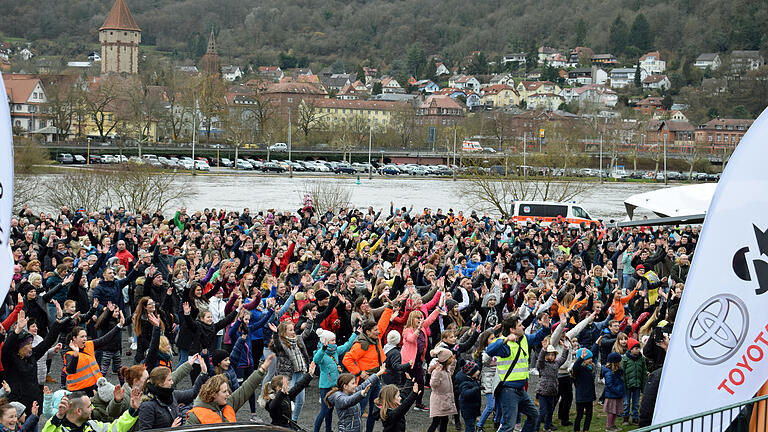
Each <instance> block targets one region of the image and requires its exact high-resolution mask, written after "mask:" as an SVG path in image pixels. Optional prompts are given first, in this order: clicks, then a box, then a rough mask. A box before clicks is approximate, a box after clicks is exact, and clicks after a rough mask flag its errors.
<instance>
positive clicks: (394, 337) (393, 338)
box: [387, 330, 401, 346]
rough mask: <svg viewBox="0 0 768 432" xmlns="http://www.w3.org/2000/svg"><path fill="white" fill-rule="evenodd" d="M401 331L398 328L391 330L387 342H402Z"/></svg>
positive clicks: (393, 343) (396, 343)
mask: <svg viewBox="0 0 768 432" xmlns="http://www.w3.org/2000/svg"><path fill="white" fill-rule="evenodd" d="M400 339H401V337H400V333H399V332H398V331H397V330H390V332H389V333H387V343H388V344H389V345H395V346H396V345H398V344H399V343H400Z"/></svg>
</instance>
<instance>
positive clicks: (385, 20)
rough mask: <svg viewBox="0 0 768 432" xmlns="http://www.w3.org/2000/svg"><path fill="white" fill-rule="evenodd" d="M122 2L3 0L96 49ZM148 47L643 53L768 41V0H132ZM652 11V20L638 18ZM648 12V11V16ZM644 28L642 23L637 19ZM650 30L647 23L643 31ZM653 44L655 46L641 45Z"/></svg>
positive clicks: (327, 59) (33, 32)
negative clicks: (211, 37)
mask: <svg viewBox="0 0 768 432" xmlns="http://www.w3.org/2000/svg"><path fill="white" fill-rule="evenodd" d="M112 2H113V1H112V0H35V1H18V0H0V7H2V10H3V11H4V13H3V14H2V16H0V30H2V31H3V33H4V34H5V35H6V36H10V37H22V38H25V39H27V40H32V41H34V40H38V39H45V40H48V41H53V42H51V43H50V47H51V48H52V49H54V50H55V49H56V48H57V46H59V45H61V46H63V45H65V44H67V43H69V44H70V45H71V44H73V43H74V44H75V45H76V46H79V45H81V44H82V46H88V45H90V44H93V43H95V42H96V41H97V39H98V38H97V30H98V27H99V26H100V25H101V24H102V22H103V20H104V18H105V16H106V14H107V12H108V11H109V9H110V8H111V6H112ZM128 5H129V7H130V8H131V10H132V12H133V14H134V17H135V18H136V21H137V23H138V24H139V26H141V28H142V31H143V33H142V39H143V43H144V44H146V45H156V46H157V49H158V50H160V51H165V52H169V53H172V54H173V55H175V56H176V57H177V58H179V59H183V58H194V59H197V58H199V57H200V56H201V55H202V53H203V52H204V50H205V41H206V39H207V34H208V33H209V32H210V29H211V28H214V29H215V31H216V33H217V42H218V45H219V51H220V54H221V55H222V56H224V57H230V58H233V59H236V61H239V62H240V63H242V64H245V63H254V64H269V63H278V62H279V61H280V58H281V53H282V54H283V56H282V59H283V61H285V60H286V59H287V60H288V62H289V63H290V62H294V61H297V62H299V63H308V62H310V61H312V62H319V63H325V64H330V63H332V62H333V61H334V60H337V59H340V58H342V59H344V61H346V62H348V63H350V64H352V63H359V62H363V61H365V60H368V61H369V62H370V63H371V64H372V65H373V66H382V65H390V64H391V63H392V62H393V61H395V60H402V61H405V60H406V53H407V52H408V50H409V48H412V47H414V46H418V52H419V53H420V54H421V55H423V56H428V55H432V54H437V55H441V56H442V57H443V58H445V59H446V61H447V62H448V63H449V64H450V63H455V62H457V61H460V60H461V59H463V58H464V57H465V56H467V55H468V54H469V53H471V52H472V51H475V50H482V51H483V52H484V53H485V54H486V56H487V58H488V60H494V59H495V57H496V55H499V54H502V53H504V52H505V51H513V50H529V49H530V48H531V47H538V46H541V45H548V46H552V47H556V48H572V47H575V46H580V45H583V46H590V47H592V48H593V49H594V50H595V51H596V52H612V53H614V54H617V55H618V56H619V58H620V59H621V58H622V57H624V58H626V59H627V60H628V61H630V62H631V61H632V59H633V58H636V54H638V53H640V52H641V51H643V50H645V49H650V48H653V49H659V50H662V51H666V52H668V53H671V54H673V55H674V56H676V57H682V56H684V57H686V58H689V59H690V58H691V56H695V55H697V54H698V53H700V52H712V51H728V50H732V49H766V48H768V2H756V1H754V0H735V1H729V2H722V1H718V0H700V1H695V0H643V1H641V0H598V1H595V0H565V1H563V0H482V1H476V2H472V1H466V0H258V1H255V0H226V1H221V0H128ZM640 14H642V16H643V17H644V21H646V25H645V26H643V23H642V22H640V23H639V25H638V24H635V23H637V21H638V19H637V16H638V15H640ZM641 21H642V20H641ZM636 25H637V26H638V27H637V28H636ZM638 32H642V34H639V33H638ZM637 45H648V46H637Z"/></svg>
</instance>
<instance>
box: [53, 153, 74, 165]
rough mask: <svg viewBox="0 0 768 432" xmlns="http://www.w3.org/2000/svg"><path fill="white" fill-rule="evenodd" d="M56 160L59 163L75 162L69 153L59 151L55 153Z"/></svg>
mask: <svg viewBox="0 0 768 432" xmlns="http://www.w3.org/2000/svg"><path fill="white" fill-rule="evenodd" d="M56 162H58V163H60V164H71V163H75V159H74V158H73V157H72V155H71V154H69V153H59V154H58V155H56Z"/></svg>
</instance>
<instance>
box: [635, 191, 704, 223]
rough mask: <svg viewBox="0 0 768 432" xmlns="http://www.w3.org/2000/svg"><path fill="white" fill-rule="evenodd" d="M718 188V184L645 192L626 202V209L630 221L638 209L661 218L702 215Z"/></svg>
mask: <svg viewBox="0 0 768 432" xmlns="http://www.w3.org/2000/svg"><path fill="white" fill-rule="evenodd" d="M716 186H717V184H716V183H702V184H695V185H688V186H676V187H670V188H665V189H658V190H655V191H651V192H644V193H640V194H636V195H632V196H630V197H629V198H627V199H626V200H624V207H625V208H626V209H627V216H629V219H632V216H633V215H634V212H635V209H636V208H638V207H640V208H643V209H646V210H649V211H652V212H653V213H655V214H657V215H658V216H659V217H675V216H691V215H700V214H704V213H706V212H707V209H708V208H709V203H710V202H711V201H712V196H713V195H714V194H715V187H716Z"/></svg>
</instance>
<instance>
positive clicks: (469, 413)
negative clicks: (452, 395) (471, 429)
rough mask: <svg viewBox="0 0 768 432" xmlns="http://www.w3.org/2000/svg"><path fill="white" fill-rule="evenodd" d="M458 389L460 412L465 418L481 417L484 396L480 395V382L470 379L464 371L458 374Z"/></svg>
mask: <svg viewBox="0 0 768 432" xmlns="http://www.w3.org/2000/svg"><path fill="white" fill-rule="evenodd" d="M455 380H456V386H455V387H456V388H457V389H458V391H459V411H461V416H462V417H464V418H473V417H479V416H480V409H481V407H482V404H483V403H482V400H483V398H482V395H481V394H480V380H476V379H474V378H470V377H468V376H467V374H465V373H464V371H459V372H458V373H457V374H456V378H455Z"/></svg>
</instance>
